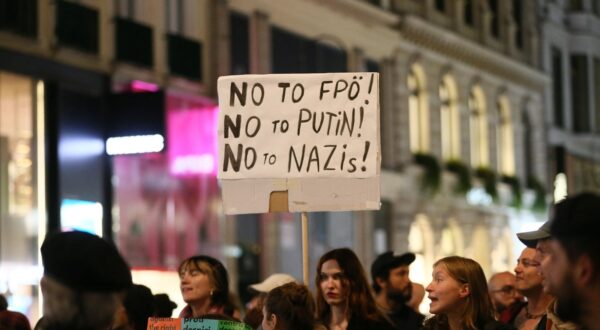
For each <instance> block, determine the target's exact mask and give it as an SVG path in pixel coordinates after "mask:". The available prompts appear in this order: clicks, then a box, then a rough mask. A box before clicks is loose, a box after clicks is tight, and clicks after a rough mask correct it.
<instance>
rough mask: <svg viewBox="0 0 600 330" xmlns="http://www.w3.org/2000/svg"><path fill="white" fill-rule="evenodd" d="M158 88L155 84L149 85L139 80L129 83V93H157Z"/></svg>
mask: <svg viewBox="0 0 600 330" xmlns="http://www.w3.org/2000/svg"><path fill="white" fill-rule="evenodd" d="M158 90H159V87H158V85H156V84H153V83H149V82H145V81H141V80H134V81H132V82H131V91H132V92H134V93H136V92H158Z"/></svg>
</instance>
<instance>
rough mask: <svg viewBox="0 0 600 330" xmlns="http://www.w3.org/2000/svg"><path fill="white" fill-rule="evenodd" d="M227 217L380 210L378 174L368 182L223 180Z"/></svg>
mask: <svg viewBox="0 0 600 330" xmlns="http://www.w3.org/2000/svg"><path fill="white" fill-rule="evenodd" d="M221 187H222V195H223V208H224V211H225V214H246V213H267V212H319V211H358V210H378V209H379V207H380V182H379V175H378V176H375V177H372V178H365V179H348V178H301V179H244V180H221Z"/></svg>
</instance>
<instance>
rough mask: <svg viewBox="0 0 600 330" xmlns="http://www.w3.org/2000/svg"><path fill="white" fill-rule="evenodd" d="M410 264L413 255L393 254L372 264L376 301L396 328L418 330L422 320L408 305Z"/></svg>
mask: <svg viewBox="0 0 600 330" xmlns="http://www.w3.org/2000/svg"><path fill="white" fill-rule="evenodd" d="M413 261H415V255H414V254H413V253H410V252H409V253H405V254H401V255H394V252H392V251H388V252H385V253H383V254H381V255H379V256H378V257H377V259H375V261H374V262H373V264H372V265H371V277H372V279H373V289H374V290H375V300H376V301H377V304H378V305H379V306H380V307H381V308H382V309H383V310H384V311H386V312H387V316H388V317H389V318H390V319H391V320H392V322H393V323H394V326H395V328H396V329H420V328H421V325H422V323H423V319H424V318H425V317H424V316H423V315H421V314H419V313H417V312H416V311H415V310H414V309H412V308H411V307H410V306H408V305H407V303H408V301H409V300H410V297H411V294H412V284H411V282H410V279H409V277H408V275H409V265H410V264H411V263H412V262H413Z"/></svg>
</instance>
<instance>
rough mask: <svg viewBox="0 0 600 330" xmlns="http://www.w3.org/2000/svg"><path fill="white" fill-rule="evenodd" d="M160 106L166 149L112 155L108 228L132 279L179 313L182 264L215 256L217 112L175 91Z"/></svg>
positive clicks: (208, 104)
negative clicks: (179, 268)
mask: <svg viewBox="0 0 600 330" xmlns="http://www.w3.org/2000/svg"><path fill="white" fill-rule="evenodd" d="M163 103H164V106H165V108H164V109H165V110H164V111H163V113H164V115H165V130H166V134H165V135H166V136H165V149H164V150H162V151H161V152H149V153H143V154H141V153H138V154H124V155H116V156H113V173H114V176H113V185H114V205H115V207H114V212H113V229H114V231H115V236H114V237H115V241H116V243H117V245H118V246H119V250H120V251H121V252H122V253H123V255H124V256H125V258H126V260H127V261H128V262H129V264H130V265H131V267H132V269H133V276H134V281H136V282H137V283H142V284H145V285H147V286H149V287H150V288H151V289H152V291H153V292H156V293H159V292H166V293H168V294H169V296H170V297H171V299H172V300H174V301H177V302H178V305H179V308H182V307H183V302H182V301H180V299H181V297H180V293H179V280H178V276H177V272H176V270H177V266H178V265H179V263H180V262H181V260H183V259H184V258H187V257H189V256H191V255H195V254H208V255H213V256H219V255H220V254H221V250H220V247H221V244H222V239H221V237H222V236H221V226H220V218H219V217H220V213H221V212H220V192H219V186H218V182H217V178H216V172H217V163H216V161H217V157H216V150H217V140H216V125H217V122H216V120H217V107H216V105H215V103H214V102H213V101H211V100H210V99H205V98H202V97H198V96H190V95H183V94H178V93H173V92H167V93H164V102H163ZM154 133H160V132H154ZM156 135H161V134H156ZM123 152H124V153H127V152H129V151H128V150H123ZM132 152H133V151H132Z"/></svg>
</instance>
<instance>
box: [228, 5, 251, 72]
mask: <svg viewBox="0 0 600 330" xmlns="http://www.w3.org/2000/svg"><path fill="white" fill-rule="evenodd" d="M229 28H230V33H231V39H230V44H229V46H230V47H231V73H232V74H246V73H250V37H249V35H248V17H247V16H245V15H243V14H238V13H234V12H232V13H231V15H230V16H229Z"/></svg>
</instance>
